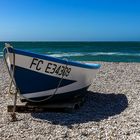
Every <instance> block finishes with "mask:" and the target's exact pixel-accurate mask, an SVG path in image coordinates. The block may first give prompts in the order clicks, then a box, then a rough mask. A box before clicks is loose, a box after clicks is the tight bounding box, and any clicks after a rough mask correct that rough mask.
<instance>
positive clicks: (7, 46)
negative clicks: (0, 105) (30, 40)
mask: <svg viewBox="0 0 140 140" xmlns="http://www.w3.org/2000/svg"><path fill="white" fill-rule="evenodd" d="M9 47H12V46H10V45H9V44H7V43H5V47H4V49H6V51H7V53H9V51H8V48H9ZM4 49H3V51H4ZM3 58H4V62H5V64H6V67H7V69H8V73H9V75H10V78H11V82H10V86H9V93H10V94H12V95H15V96H14V108H13V112H12V114H11V117H12V121H16V120H17V118H16V113H15V111H16V103H17V93H18V88H17V86H16V82H15V80H14V73H15V53H13V69H12V72H11V71H10V69H9V67H8V63H7V61H6V56H5V54H4V55H3ZM12 84H14V86H15V92H12V90H11V89H12Z"/></svg>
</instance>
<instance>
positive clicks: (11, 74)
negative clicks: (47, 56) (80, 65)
mask: <svg viewBox="0 0 140 140" xmlns="http://www.w3.org/2000/svg"><path fill="white" fill-rule="evenodd" d="M9 47H12V46H10V45H9V44H7V43H5V48H4V49H6V51H7V53H9V51H8V48H9ZM12 48H13V47H12ZM4 62H5V64H6V67H7V69H8V73H9V75H10V77H11V82H10V86H9V93H10V94H13V95H15V98H14V110H13V114H14V113H15V109H16V101H17V93H18V92H20V91H19V89H18V88H17V86H16V82H15V80H14V73H15V53H14V52H13V70H12V73H11V71H10V69H9V67H8V63H7V61H6V57H5V55H4ZM67 66H68V60H66V65H65V69H64V71H63V73H62V77H61V79H60V81H59V82H58V85H57V87H56V89H55V91H54V93H53V94H52V95H50V96H48V97H47V98H45V99H43V100H39V101H35V100H32V99H28V98H26V97H24V98H25V99H26V100H27V101H30V102H36V103H39V102H45V101H47V100H49V99H51V98H52V97H53V96H54V95H55V94H56V93H57V91H58V88H59V87H60V85H61V82H62V80H63V78H64V75H65V71H66V68H67ZM12 84H14V86H15V89H16V91H15V92H12V90H11V88H12Z"/></svg>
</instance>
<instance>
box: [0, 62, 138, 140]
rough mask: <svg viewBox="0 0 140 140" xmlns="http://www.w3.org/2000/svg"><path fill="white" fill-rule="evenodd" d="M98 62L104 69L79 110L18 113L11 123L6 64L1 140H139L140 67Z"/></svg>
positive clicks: (0, 89)
mask: <svg viewBox="0 0 140 140" xmlns="http://www.w3.org/2000/svg"><path fill="white" fill-rule="evenodd" d="M1 61H2V60H0V62H1ZM97 63H100V64H101V65H102V66H101V68H100V69H99V71H98V72H97V74H96V76H95V78H93V83H92V85H91V86H90V87H89V89H88V92H87V93H86V94H87V95H86V102H85V103H84V105H83V106H82V107H81V108H80V109H79V110H77V111H76V112H74V113H53V112H52V113H27V114H24V113H21V114H20V113H17V114H16V115H17V118H18V121H16V122H11V121H10V115H9V114H8V113H7V108H6V107H7V105H8V104H13V97H12V96H11V95H9V94H8V86H9V84H10V77H9V75H8V72H7V70H6V67H5V65H4V63H3V65H2V66H1V68H0V99H1V100H0V139H1V140H6V139H7V140H8V139H12V140H14V139H15V140H17V139H20V140H26V139H28V140H35V139H36V140H57V139H58V140H63V139H65V140H94V139H95V140H118V139H119V140H140V105H139V103H140V96H139V93H140V80H139V79H140V64H139V63H111V62H110V63H108V62H97ZM18 102H20V100H19V96H18Z"/></svg>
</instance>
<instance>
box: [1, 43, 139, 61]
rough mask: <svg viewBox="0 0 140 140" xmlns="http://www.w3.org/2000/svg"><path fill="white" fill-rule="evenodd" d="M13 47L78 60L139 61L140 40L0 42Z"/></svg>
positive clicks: (2, 44) (2, 45)
mask: <svg viewBox="0 0 140 140" xmlns="http://www.w3.org/2000/svg"><path fill="white" fill-rule="evenodd" d="M4 43H10V44H11V45H12V46H13V47H14V48H17V49H22V50H26V51H30V52H35V53H39V54H44V55H50V56H52V57H57V58H61V59H68V60H78V61H107V62H140V42H0V57H2V55H3V52H2V49H3V47H4Z"/></svg>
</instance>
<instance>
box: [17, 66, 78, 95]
mask: <svg viewBox="0 0 140 140" xmlns="http://www.w3.org/2000/svg"><path fill="white" fill-rule="evenodd" d="M14 76H15V81H16V84H17V87H18V89H19V90H20V93H21V94H26V93H33V92H41V91H46V90H51V89H56V88H57V86H58V83H59V82H60V80H61V78H57V77H54V76H50V75H47V74H42V73H38V72H35V71H32V70H28V69H25V68H21V67H18V66H16V67H15V75H14ZM74 82H76V81H74V80H68V79H63V80H62V82H61V84H60V86H59V87H63V86H66V85H69V84H72V83H74Z"/></svg>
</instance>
